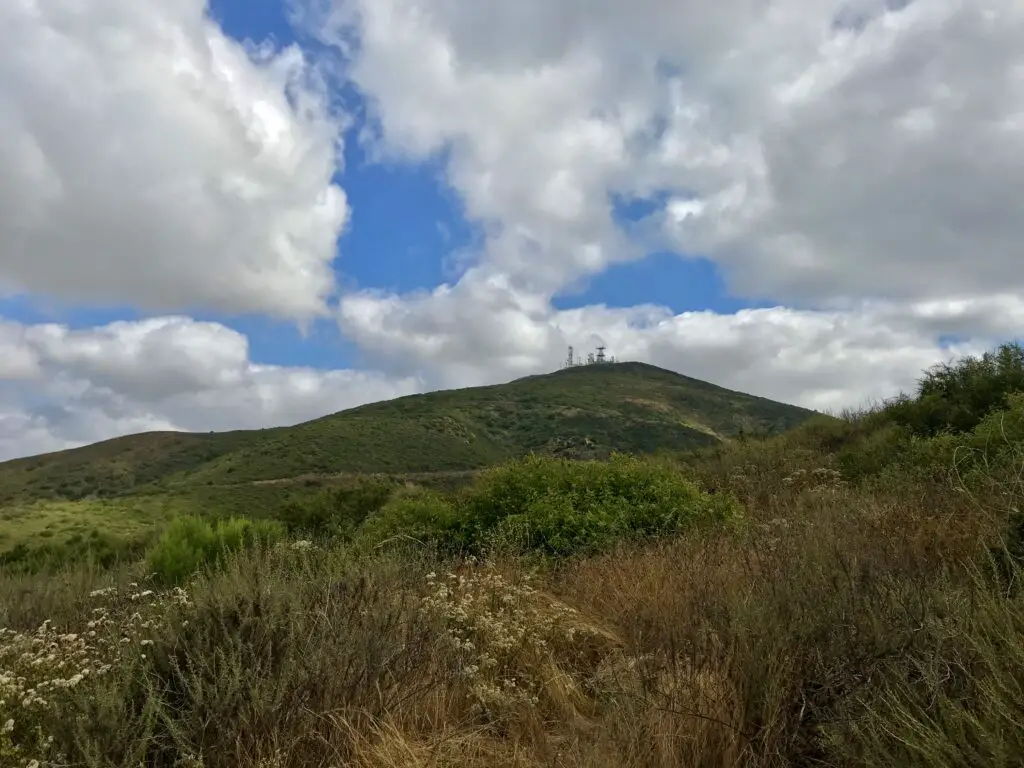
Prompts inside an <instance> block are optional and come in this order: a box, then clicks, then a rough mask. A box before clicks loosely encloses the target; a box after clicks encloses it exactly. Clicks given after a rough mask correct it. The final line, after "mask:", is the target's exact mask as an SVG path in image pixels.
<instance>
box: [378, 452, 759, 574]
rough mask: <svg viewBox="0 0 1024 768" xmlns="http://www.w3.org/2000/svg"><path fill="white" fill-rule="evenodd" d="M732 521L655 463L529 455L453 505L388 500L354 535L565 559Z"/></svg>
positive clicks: (718, 501) (433, 498)
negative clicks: (634, 540) (626, 542)
mask: <svg viewBox="0 0 1024 768" xmlns="http://www.w3.org/2000/svg"><path fill="white" fill-rule="evenodd" d="M738 515H739V508H738V505H737V504H736V502H735V501H734V500H733V499H731V498H729V497H728V496H724V495H723V496H716V495H712V494H708V493H705V492H703V491H701V490H700V489H699V488H698V487H697V486H696V485H695V484H694V483H692V482H690V481H689V480H687V479H685V478H684V477H683V476H682V475H680V474H679V472H678V471H676V470H674V469H673V468H671V467H670V466H669V465H667V464H664V463H660V462H653V461H650V460H644V459H639V458H635V457H632V456H627V455H621V454H617V455H614V456H612V457H611V458H610V459H609V460H607V461H589V462H581V461H573V460H570V459H558V458H551V457H545V456H538V455H531V456H527V457H525V458H523V459H517V460H515V461H512V462H509V463H507V464H505V465H503V466H501V467H499V468H497V469H494V470H491V471H489V472H487V473H485V474H484V475H483V476H482V477H481V478H480V479H479V480H478V481H477V482H476V483H475V484H473V485H472V486H470V487H469V488H467V489H465V490H464V491H462V492H461V493H460V494H458V495H457V496H456V498H455V500H454V503H449V502H446V501H445V500H444V499H443V498H441V497H439V496H437V495H435V494H426V493H425V494H422V495H419V496H414V497H410V498H401V499H398V500H396V501H394V502H392V503H390V504H388V505H387V506H385V507H384V508H383V509H382V510H381V512H380V515H379V516H376V517H374V518H370V519H369V520H368V521H367V525H366V526H364V529H363V531H362V533H363V534H364V535H365V536H367V537H368V538H369V540H377V541H379V540H381V539H383V538H386V537H387V536H389V535H395V534H397V533H403V534H406V535H408V536H411V537H416V538H418V539H429V540H433V541H437V542H441V543H443V544H445V545H447V546H450V547H454V548H457V549H461V550H464V551H469V552H482V551H485V550H488V549H493V548H496V547H497V548H500V549H503V550H506V551H507V550H512V551H516V552H537V553H542V554H547V555H570V554H577V553H586V552H594V551H598V550H601V549H604V548H607V547H608V546H609V545H611V544H612V543H614V542H616V541H620V540H623V539H629V538H638V537H647V536H654V535H659V534H671V533H677V532H680V531H683V530H685V529H687V528H690V527H692V526H693V525H695V524H698V523H701V522H706V521H724V520H727V519H730V518H733V517H736V516H738Z"/></svg>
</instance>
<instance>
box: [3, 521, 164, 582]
mask: <svg viewBox="0 0 1024 768" xmlns="http://www.w3.org/2000/svg"><path fill="white" fill-rule="evenodd" d="M148 543H149V537H148V536H139V537H136V538H133V539H125V538H122V537H119V536H114V535H111V534H109V533H105V532H101V531H99V530H96V529H94V530H92V531H90V532H89V534H88V535H82V534H81V533H75V534H72V535H71V536H69V537H68V538H67V539H66V540H64V541H59V542H53V543H50V542H44V543H42V544H37V545H35V546H32V545H28V544H26V543H25V542H19V543H17V544H16V545H15V546H14V547H12V548H11V549H9V550H7V551H6V552H3V553H0V568H2V569H3V570H5V571H7V572H9V573H40V572H53V571H57V570H60V569H61V568H63V567H65V566H67V565H68V564H69V563H82V564H88V565H94V566H98V567H100V568H112V567H114V566H117V565H119V564H121V563H127V562H131V561H133V560H135V559H136V558H138V556H139V555H141V554H142V552H143V551H144V550H145V547H146V546H147V545H148Z"/></svg>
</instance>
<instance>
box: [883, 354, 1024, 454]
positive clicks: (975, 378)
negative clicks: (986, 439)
mask: <svg viewBox="0 0 1024 768" xmlns="http://www.w3.org/2000/svg"><path fill="white" fill-rule="evenodd" d="M1020 391H1024V347H1021V345H1020V344H1016V343H1013V344H1004V345H1002V346H1001V347H999V348H998V349H996V350H995V351H991V352H986V353H985V354H984V355H982V356H981V357H980V358H977V357H965V358H963V359H961V360H959V361H957V362H955V363H946V364H942V365H938V366H935V367H934V368H932V369H931V370H930V371H928V372H927V373H926V374H925V375H924V377H923V378H922V379H921V381H920V382H919V384H918V388H917V393H916V397H913V398H910V397H903V398H900V399H899V400H897V401H895V402H893V403H891V404H890V405H889V406H888V408H887V409H886V410H887V412H888V416H889V418H890V419H891V420H892V421H894V422H895V423H897V424H900V425H903V426H905V427H907V428H909V429H910V430H911V431H912V432H913V433H914V434H916V435H921V436H924V437H931V436H934V435H937V434H939V433H941V432H946V431H949V432H954V433H962V432H969V431H971V430H972V429H974V428H975V427H976V426H977V425H978V424H979V423H980V422H981V421H982V420H983V419H984V418H985V417H986V416H987V415H988V414H989V413H991V412H992V411H995V410H999V409H1001V408H1004V407H1006V404H1007V395H1009V394H1011V393H1013V392H1020Z"/></svg>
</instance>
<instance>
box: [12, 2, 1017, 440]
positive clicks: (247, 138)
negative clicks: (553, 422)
mask: <svg viewBox="0 0 1024 768" xmlns="http://www.w3.org/2000/svg"><path fill="white" fill-rule="evenodd" d="M291 1H292V3H293V4H294V5H296V7H297V8H298V10H300V11H302V12H303V13H301V14H299V15H300V16H301V18H302V20H303V23H304V24H307V25H308V26H309V27H310V28H311V29H315V30H316V32H317V33H318V34H320V35H321V37H322V39H323V40H325V41H328V42H333V43H335V44H337V45H338V46H339V48H340V49H342V50H343V51H344V57H345V61H346V67H347V70H346V71H347V75H348V76H349V77H350V78H351V81H352V83H353V84H354V86H355V87H356V88H357V89H358V90H359V91H360V92H361V93H362V94H363V95H364V97H365V99H366V103H367V108H368V114H369V116H370V118H371V122H370V124H369V125H368V126H363V128H365V129H366V130H365V131H364V136H369V145H370V149H371V150H372V151H373V152H374V153H377V154H378V155H379V156H382V157H388V158H397V159H398V160H400V161H404V162H420V161H425V160H428V159H429V160H434V159H437V158H441V159H442V160H443V162H444V164H445V169H446V173H447V182H448V183H449V184H450V185H451V186H452V187H453V189H454V190H456V191H457V192H458V194H459V195H460V196H461V197H462V200H463V202H464V210H465V212H466V215H467V216H468V217H469V218H470V219H472V220H473V221H474V222H475V223H477V224H479V225H480V226H481V228H482V231H483V233H484V237H483V240H482V243H481V247H480V248H479V252H478V253H477V254H476V258H475V259H473V260H468V261H466V262H465V263H464V264H463V269H464V272H463V274H462V276H461V277H460V279H459V280H458V281H456V282H455V283H454V284H451V285H448V284H446V285H441V286H437V287H434V288H432V289H426V290H423V291H421V292H416V293H409V294H386V293H375V292H356V293H348V294H345V295H342V296H341V298H340V299H339V301H338V304H337V307H336V310H337V317H338V320H339V325H340V327H341V329H342V331H343V332H344V333H345V335H347V336H348V337H349V338H350V339H351V340H353V341H354V342H355V343H356V344H357V345H358V346H359V348H360V349H361V351H362V352H363V353H364V354H366V355H367V357H368V358H369V360H370V362H371V363H372V364H373V365H374V366H375V369H377V370H380V371H382V372H383V373H357V372H353V371H332V372H324V371H313V370H306V369H295V368H275V367H269V366H261V365H258V364H256V363H254V362H253V361H252V360H251V357H250V355H249V352H248V348H247V345H246V340H245V338H244V336H242V335H240V334H238V333H236V332H235V331H232V330H231V329H229V328H227V327H225V326H222V325H218V324H204V323H198V322H194V321H191V320H189V319H188V318H185V317H160V318H156V319H152V320H146V321H140V322H137V323H120V324H112V325H110V326H106V327H103V328H93V329H86V330H79V331H72V330H70V329H68V328H66V327H62V326H56V325H36V326H25V325H20V324H16V323H7V324H2V323H0V351H2V352H3V354H2V355H0V379H2V380H4V381H6V382H7V383H6V384H3V385H2V388H0V442H2V440H3V437H4V436H5V435H12V436H16V437H13V438H11V439H10V440H7V442H6V443H4V444H3V445H0V452H2V451H7V455H14V453H26V452H31V451H30V450H28V449H27V448H26V446H30V447H31V448H32V450H37V449H38V446H46V447H61V446H63V445H64V444H72V443H79V442H84V441H87V440H90V439H98V438H99V437H102V436H109V435H112V434H118V433H122V432H127V431H136V430H138V429H145V428H188V429H200V430H205V429H222V428H228V427H234V426H257V425H261V426H262V425H265V424H271V423H290V422H295V421H299V420H301V419H303V418H308V417H312V416H316V415H320V414H322V413H326V412H329V411H331V410H337V409H338V408H340V407H344V406H345V405H353V404H356V403H357V402H361V401H363V400H366V399H380V398H381V397H386V396H391V395H393V394H401V393H405V392H409V391H413V390H417V389H424V388H433V387H447V386H466V385H473V384H483V383H493V382H498V381H503V380H507V379H508V378H512V377H514V376H520V375H525V374H531V373H539V372H542V371H547V370H552V369H553V368H554V367H556V366H557V365H558V364H559V362H560V361H561V359H562V358H563V356H564V352H565V347H566V346H568V345H569V344H573V345H576V346H577V347H583V348H584V349H587V348H590V347H592V346H593V345H595V344H596V343H597V340H601V341H602V342H604V343H606V344H607V345H608V347H609V352H611V353H612V354H615V355H617V356H618V357H620V358H622V359H640V360H646V361H649V362H652V363H655V364H657V365H662V366H665V367H668V368H672V369H675V370H678V371H680V372H683V373H686V374H688V375H691V376H695V377H698V378H703V379H707V380H710V381H714V382H716V383H720V384H722V385H724V386H728V387H732V388H735V389H739V390H743V391H747V392H752V393H754V394H759V395H763V396H767V397H772V398H775V399H779V400H783V401H787V402H793V403H799V404H802V405H807V406H810V407H813V408H839V407H842V406H846V405H855V404H858V403H863V402H865V401H867V400H870V399H872V398H878V397H885V396H889V395H891V394H893V393H895V392H896V391H898V390H900V389H903V388H907V387H911V386H913V384H914V381H915V378H916V377H917V375H918V374H919V372H920V370H921V369H922V368H924V367H927V366H928V365H931V364H933V363H935V362H938V361H941V360H945V359H948V358H949V357H951V356H954V355H956V354H963V353H977V352H980V351H982V350H983V349H985V348H987V347H989V346H991V345H992V344H994V343H997V342H998V341H1000V340H1002V339H1005V338H1008V337H1012V336H1019V335H1020V329H1021V328H1022V327H1024V299H1022V298H1021V297H1022V295H1024V271H1022V270H1020V269H1019V268H1018V262H1019V259H1020V255H1019V253H1020V251H1019V243H1021V242H1024V218H1022V217H1020V216H1018V215H1017V212H1016V210H1015V208H1014V206H1015V204H1016V201H1017V200H1019V199H1021V198H1022V196H1024V46H1022V45H1021V43H1020V40H1022V39H1024V6H1022V5H1021V4H1020V3H1018V2H1015V0H978V1H977V2H971V3H967V2H963V1H962V0H819V1H817V2H811V0H780V1H779V2H773V3H765V2H761V1H760V0H719V2H715V3H706V2H698V1H697V0H684V1H683V2H677V3H664V2H660V1H657V0H637V1H636V2H633V3H631V4H625V3H622V2H613V1H612V0H591V1H590V2H581V1H580V0H543V1H542V0H520V1H519V2H515V3H509V2H501V1H500V0H477V1H476V2H472V3H466V2H456V1H455V0H336V1H335V0H291ZM136 6H137V4H134V3H131V2H129V0H106V1H105V2H103V3H94V4H90V7H89V8H88V9H79V10H71V7H70V6H66V7H65V6H62V5H60V4H58V5H52V4H51V5H48V6H47V7H46V8H45V9H40V8H37V7H36V5H32V4H25V3H21V4H18V3H16V4H15V5H14V6H11V7H10V8H8V7H7V6H4V7H3V9H2V10H0V29H3V30H4V31H3V32H0V35H5V36H6V38H9V40H7V39H6V38H4V39H5V41H6V42H5V45H4V46H0V68H2V71H4V73H5V80H4V84H3V86H0V135H2V136H4V138H5V139H7V140H6V141H5V142H3V143H0V236H2V237H3V241H4V244H5V245H4V250H3V251H2V252H0V285H6V286H8V287H9V288H23V289H26V290H29V291H34V292H38V293H49V294H54V295H63V296H67V297H70V298H72V299H73V300H77V301H92V302H95V301H102V300H108V299H114V300H119V301H122V302H123V301H124V300H126V299H127V300H131V301H134V302H136V303H138V304H139V305H141V306H143V307H144V308H148V309H150V310H158V311H165V310H166V311H171V308H173V311H183V309H182V308H183V307H186V306H192V305H198V304H205V305H208V306H213V307H217V308H219V309H222V310H227V311H256V312H265V313H271V314H277V315H281V316H287V317H296V318H305V317H308V316H310V315H313V314H316V313H318V312H321V311H323V310H324V307H325V301H326V299H327V297H328V296H329V295H330V293H331V290H332V288H333V280H332V277H331V272H330V261H331V258H332V256H333V249H334V240H335V238H336V236H337V234H338V232H339V231H340V229H341V228H342V227H343V226H344V222H345V219H346V216H347V207H346V204H345V199H344V196H343V194H342V193H341V191H340V190H339V189H337V187H335V186H332V184H331V182H330V177H331V172H332V171H333V169H334V163H335V161H336V147H335V143H336V139H337V130H338V124H337V121H336V120H335V119H334V118H333V117H332V116H331V115H330V114H329V113H328V112H327V110H326V108H325V106H324V104H325V99H324V94H323V93H322V90H321V88H320V86H319V85H318V84H317V82H316V78H315V76H314V75H315V71H316V69H315V68H314V67H311V65H310V63H309V62H308V61H306V60H305V59H304V58H303V57H302V56H301V54H300V53H299V52H298V51H297V50H295V49H288V50H285V51H276V52H275V51H269V50H262V51H253V50H246V49H244V48H243V47H241V46H239V45H238V44H236V43H234V42H233V41H231V40H228V39H227V38H226V37H224V35H223V34H222V33H221V32H220V30H218V29H217V28H216V26H215V25H214V24H213V23H212V22H211V21H210V20H208V19H207V18H205V17H204V16H203V14H202V9H203V5H202V3H201V2H200V1H199V0H186V1H185V2H181V3H176V4H173V6H174V7H173V8H171V7H170V6H167V7H161V8H159V9H156V10H153V9H146V10H145V11H143V10H140V9H139V8H137V7H136ZM111 30H121V32H119V33H114V32H112V31H111ZM637 201H640V202H642V203H643V205H642V206H637V207H634V209H635V210H638V209H640V208H643V209H645V214H644V215H643V216H642V217H641V218H640V220H637V221H629V222H625V221H623V217H622V216H621V214H620V213H618V211H619V210H620V209H621V204H622V203H627V204H628V203H631V202H637ZM396 216H400V212H398V213H396ZM659 249H669V250H672V251H674V252H676V253H678V254H679V256H680V258H692V257H701V258H706V259H710V260H711V261H713V262H714V263H715V264H716V265H717V266H718V267H719V268H720V269H721V271H722V273H723V274H724V276H725V277H726V279H727V281H728V285H729V287H730V288H731V289H732V290H733V291H734V292H736V293H739V294H746V295H753V296H757V297H758V298H759V299H762V300H764V299H767V300H768V302H769V303H774V304H776V306H773V307H770V308H767V309H751V310H744V311H741V312H738V313H735V314H717V313H714V312H702V311H697V312H683V313H680V314H673V313H672V312H670V311H669V310H667V309H665V308H662V307H653V306H640V307H631V308H610V307H604V306H590V307H583V308H580V309H575V310H568V311H558V310H556V309H555V308H554V303H553V300H554V298H555V297H557V296H558V295H559V294H560V293H563V292H565V291H567V290H568V289H570V288H572V287H575V286H578V285H579V284H580V282H581V281H585V279H586V278H587V277H588V276H590V275H595V274H598V273H600V272H602V271H603V270H605V269H607V267H608V266H609V265H610V264H613V263H615V262H620V261H628V260H635V259H640V258H643V257H644V256H645V255H646V254H647V253H650V252H652V251H654V250H659ZM948 338H953V339H956V343H955V344H949V343H945V342H946V340H947V339H948ZM371 392H372V393H373V394H372V395H371V394H370V393H371ZM15 442H17V445H15ZM19 446H20V447H19Z"/></svg>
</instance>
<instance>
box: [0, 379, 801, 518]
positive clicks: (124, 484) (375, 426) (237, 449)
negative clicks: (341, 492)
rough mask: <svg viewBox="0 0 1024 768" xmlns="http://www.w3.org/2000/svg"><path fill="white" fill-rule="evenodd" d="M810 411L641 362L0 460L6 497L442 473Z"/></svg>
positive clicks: (685, 442)
mask: <svg viewBox="0 0 1024 768" xmlns="http://www.w3.org/2000/svg"><path fill="white" fill-rule="evenodd" d="M810 415H811V412H810V411H807V410H805V409H802V408H797V407H794V406H790V405H784V404H782V403H777V402H773V401H771V400H767V399H764V398H759V397H753V396H751V395H746V394H742V393H739V392H733V391H731V390H727V389H724V388H722V387H718V386H715V385H713V384H709V383H707V382H703V381H698V380H696V379H691V378H688V377H686V376H681V375H679V374H677V373H673V372H671V371H667V370H663V369H661V368H656V367H654V366H651V365H646V364H643V363H614V364H604V365H593V366H583V367H579V368H571V369H567V370H563V371H558V372H556V373H550V374H545V375H540V376H531V377H528V378H524V379H519V380H517V381H513V382H511V383H508V384H501V385H495V386H488V387H473V388H467V389H459V390H449V391H442V392H432V393H428V394H423V395H412V396H409V397H402V398H398V399H395V400H390V401H386V402H380V403H373V404H370V405H365V406H361V407H359V408H353V409H351V410H347V411H342V412H340V413H336V414H332V415H330V416H325V417H323V418H320V419H316V420H314V421H309V422H306V423H303V424H299V425H296V426H292V427H280V428H274V429H265V430H254V431H239V432H229V433H210V434H184V433H148V434H142V435H132V436H128V437H122V438H117V439H114V440H108V441H105V442H102V443H97V444H95V445H90V446H85V447H82V448H77V449H73V450H68V451H61V452H58V453H52V454H46V455H43V456H36V457H30V458H24V459H17V460H15V461H10V462H6V463H3V464H0V503H9V502H13V501H15V500H21V501H24V500H28V499H80V498H84V497H88V496H97V497H100V498H109V497H118V496H126V495H137V494H145V493H160V492H167V491H177V492H183V491H186V490H188V489H197V488H203V487H206V488H208V487H210V486H224V485H243V484H251V483H255V482H260V481H264V482H265V481H273V480H280V479H287V478H299V477H308V476H311V475H313V476H316V475H329V474H337V473H349V472H351V473H370V472H376V473H389V474H397V473H407V472H444V471H458V470H467V469H474V468H480V467H485V466H490V465H493V464H495V463H497V462H500V461H503V460H505V459H507V458H510V457H512V456H518V455H522V454H525V453H527V452H530V451H536V452H543V453H552V454H557V455H565V456H571V457H577V458H587V457H601V456H606V455H607V454H609V453H610V452H611V451H614V450H618V451H627V452H634V453H648V452H653V451H657V450H664V449H669V450H681V449H682V450H685V449H689V448H695V447H699V446H704V445H709V444H713V443H716V442H719V441H722V440H727V439H729V438H731V437H734V436H736V435H737V434H739V433H740V432H741V431H744V432H748V433H749V432H777V431H781V430H785V429H788V428H790V427H793V426H795V425H797V424H799V423H801V422H802V421H804V420H805V419H806V418H807V417H808V416H810Z"/></svg>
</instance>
